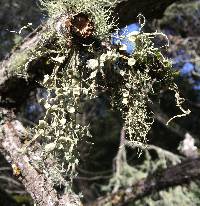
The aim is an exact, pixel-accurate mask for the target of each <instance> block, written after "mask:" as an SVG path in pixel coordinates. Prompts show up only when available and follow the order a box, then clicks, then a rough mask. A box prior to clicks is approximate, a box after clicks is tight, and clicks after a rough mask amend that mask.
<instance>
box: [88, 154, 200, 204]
mask: <svg viewBox="0 0 200 206" xmlns="http://www.w3.org/2000/svg"><path fill="white" fill-rule="evenodd" d="M199 168H200V158H196V159H188V160H186V161H184V162H182V163H180V164H178V165H175V166H172V167H169V168H167V169H165V170H162V171H160V172H157V173H154V174H152V175H150V176H149V177H147V178H145V179H142V180H140V181H139V182H137V183H136V184H134V185H132V186H131V187H127V188H123V189H120V190H119V191H117V192H116V193H113V194H108V195H106V196H105V197H101V198H99V199H98V200H97V201H95V202H94V203H91V204H89V205H88V206H103V205H106V204H107V203H110V204H111V205H113V206H122V205H126V204H127V203H129V202H130V201H135V200H137V199H140V198H142V197H145V196H147V195H149V194H151V193H152V192H156V191H160V190H163V189H167V188H168V187H171V186H176V185H182V184H186V183H189V182H190V181H191V180H195V179H200V169H199Z"/></svg>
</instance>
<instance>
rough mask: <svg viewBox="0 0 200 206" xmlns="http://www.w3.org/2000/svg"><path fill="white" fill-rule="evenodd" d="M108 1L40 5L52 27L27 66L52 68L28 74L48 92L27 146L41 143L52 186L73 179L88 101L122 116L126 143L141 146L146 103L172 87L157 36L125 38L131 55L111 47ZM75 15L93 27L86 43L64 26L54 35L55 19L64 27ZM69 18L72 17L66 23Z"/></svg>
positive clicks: (147, 120) (86, 128) (148, 117)
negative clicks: (102, 100) (103, 101)
mask: <svg viewBox="0 0 200 206" xmlns="http://www.w3.org/2000/svg"><path fill="white" fill-rule="evenodd" d="M109 2H110V1H99V0H96V1H92V2H91V1H88V0H84V1H73V0H71V1H64V0H61V1H41V3H42V5H43V6H45V8H46V10H47V11H48V13H49V16H50V21H49V22H52V27H50V28H49V29H50V30H49V34H51V35H50V36H49V35H48V32H45V35H46V36H45V38H44V40H43V42H44V43H46V46H45V47H44V45H45V44H42V45H41V46H40V47H39V48H37V49H36V50H35V57H33V58H32V59H31V60H29V62H28V63H27V64H26V66H27V68H29V67H30V66H31V64H32V62H33V61H35V59H36V60H37V58H41V57H45V58H44V59H45V61H44V59H43V63H44V67H42V69H43V68H49V65H51V66H52V67H53V69H52V72H51V71H50V70H48V72H47V73H48V74H45V71H39V69H38V66H36V67H35V68H34V70H33V71H32V74H31V75H32V76H31V75H30V73H29V74H28V75H30V76H29V78H35V76H34V75H33V73H34V72H36V73H37V72H40V75H43V77H44V78H43V81H41V78H40V79H37V78H35V79H36V80H37V81H38V82H40V84H41V86H43V87H45V88H46V89H47V92H48V95H47V97H46V98H43V99H42V100H41V104H43V105H44V108H45V110H46V112H45V115H44V118H43V119H41V120H40V121H39V124H38V125H37V126H36V127H34V128H33V131H32V134H33V137H32V140H31V142H30V143H33V142H34V141H37V142H39V143H40V144H41V147H42V158H43V159H44V160H45V159H47V158H48V157H50V159H55V160H56V164H54V166H53V167H52V168H50V169H49V170H48V169H46V168H45V167H44V166H43V171H45V174H47V176H52V172H53V173H55V174H53V177H55V181H54V180H53V181H54V183H55V184H58V183H59V180H58V179H59V178H58V177H60V176H64V178H65V177H66V174H68V177H67V178H68V180H69V181H71V180H72V179H73V177H74V175H75V174H76V166H77V164H78V159H79V150H80V149H78V143H79V142H81V141H82V142H84V141H86V140H85V139H84V137H86V136H90V118H88V114H87V111H86V110H85V105H87V104H88V103H90V102H91V100H93V99H94V98H96V97H99V96H101V95H102V94H104V95H105V96H106V97H107V99H108V104H109V109H110V110H112V111H117V112H119V113H120V114H121V118H122V121H123V127H124V130H125V133H126V139H127V140H128V141H132V142H146V135H147V133H148V132H149V130H150V128H151V124H152V122H153V118H152V113H151V112H150V111H149V110H148V102H151V97H152V96H155V95H156V94H158V93H159V91H160V90H161V89H163V88H165V89H169V88H170V89H172V88H173V89H174V88H176V87H175V84H174V81H173V79H174V76H175V74H174V72H172V70H171V64H170V62H169V61H168V60H167V59H165V58H164V57H163V55H162V53H161V52H160V50H159V49H158V48H155V46H154V43H153V41H152V39H154V37H156V36H157V35H162V34H158V33H155V34H148V33H143V32H142V31H140V32H139V33H138V34H135V35H132V36H130V41H132V42H133V43H134V44H135V45H136V47H135V51H134V53H133V54H131V55H128V54H125V53H122V52H121V51H120V50H119V47H118V46H112V45H111V43H110V40H109V38H110V36H111V34H109V32H110V29H111V28H112V27H113V22H109V21H108V19H109V14H110V12H109V10H107V9H106V7H108V6H111V5H110V3H109ZM79 13H81V17H83V15H82V14H86V15H87V16H86V17H87V18H88V19H89V21H92V22H94V27H95V29H94V31H95V33H94V34H93V35H92V36H91V38H92V43H91V44H84V43H81V41H79V40H80V39H79V37H80V36H77V35H74V33H70V32H71V30H70V29H71V27H70V29H69V30H67V29H68V28H69V27H66V31H67V32H68V33H67V35H66V33H65V34H63V33H59V31H58V30H57V27H56V25H57V24H56V21H58V22H59V21H60V20H61V19H62V18H60V17H63V15H64V19H65V25H66V22H67V24H68V23H69V24H68V25H71V23H73V19H74V18H75V17H77V15H78V14H79ZM69 14H72V17H70V18H69ZM84 18H85V16H84ZM84 18H83V19H84ZM87 18H86V19H87ZM60 23H62V21H61V22H60ZM57 26H58V25H57ZM52 34H54V35H53V36H52ZM50 37H51V39H50V40H49V39H48V38H50ZM122 38H123V37H122ZM47 39H48V41H47ZM71 39H73V41H71ZM69 41H71V42H70V43H69ZM49 45H51V48H49ZM36 65H37V64H36ZM35 69H38V70H37V71H36V70H35ZM40 69H41V68H40ZM29 71H30V70H29ZM44 74H45V75H44ZM176 92H177V90H176ZM90 141H91V142H92V138H91V140H90ZM30 143H29V144H30ZM29 144H28V145H29ZM28 145H27V146H28ZM50 173H51V174H50Z"/></svg>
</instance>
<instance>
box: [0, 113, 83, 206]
mask: <svg viewBox="0 0 200 206" xmlns="http://www.w3.org/2000/svg"><path fill="white" fill-rule="evenodd" d="M0 113H1V114H3V115H4V116H6V117H5V118H4V119H7V120H5V122H4V123H3V124H2V125H0V148H1V152H2V153H3V155H4V156H5V158H6V160H7V161H8V162H9V163H10V164H11V165H12V167H13V170H14V174H15V175H16V176H18V179H19V180H20V181H21V182H22V184H23V185H24V186H25V188H26V190H27V192H28V193H29V194H30V195H31V196H32V198H33V200H34V202H35V203H36V205H37V206H66V205H70V206H80V205H81V202H80V200H79V198H78V197H77V195H75V194H73V193H65V194H59V193H58V192H57V191H56V190H55V188H54V186H53V184H52V181H51V180H50V179H48V177H46V176H45V175H44V174H43V173H42V172H40V171H38V170H37V169H36V168H35V167H34V166H33V165H31V157H29V156H28V155H27V154H25V153H23V152H22V144H21V140H20V138H21V137H20V132H21V131H22V129H20V131H19V124H20V123H19V122H17V120H15V119H14V118H15V117H14V115H13V114H12V112H10V111H7V110H5V109H1V110H0ZM22 127H23V126H22V125H20V128H22ZM21 135H22V133H21Z"/></svg>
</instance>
